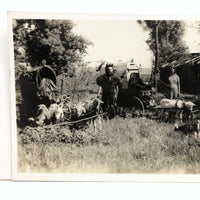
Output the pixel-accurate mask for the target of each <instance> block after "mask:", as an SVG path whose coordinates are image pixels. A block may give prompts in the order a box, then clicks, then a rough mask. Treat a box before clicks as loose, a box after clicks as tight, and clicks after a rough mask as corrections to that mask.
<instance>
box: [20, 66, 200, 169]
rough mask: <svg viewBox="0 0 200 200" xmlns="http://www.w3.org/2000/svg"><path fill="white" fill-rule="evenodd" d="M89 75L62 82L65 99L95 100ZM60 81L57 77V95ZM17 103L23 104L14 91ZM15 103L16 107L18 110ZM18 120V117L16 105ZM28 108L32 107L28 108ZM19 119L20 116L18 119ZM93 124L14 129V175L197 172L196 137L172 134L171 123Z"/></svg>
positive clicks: (129, 119) (93, 78)
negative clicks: (74, 126)
mask: <svg viewBox="0 0 200 200" xmlns="http://www.w3.org/2000/svg"><path fill="white" fill-rule="evenodd" d="M98 75H99V74H98V73H96V72H95V71H92V70H86V69H85V70H80V71H79V73H77V75H76V76H75V77H71V78H70V77H66V79H65V84H64V88H63V93H64V94H70V95H71V101H80V100H81V99H84V98H90V97H92V96H96V95H97V91H98V87H97V85H96V77H97V76H98ZM61 80H62V77H58V88H59V90H60V92H61V88H62V87H61V82H62V81H61ZM17 94H18V96H17V103H18V104H19V105H20V102H21V100H22V97H21V94H20V90H19V89H18V90H17ZM18 104H17V105H18ZM17 108H18V113H17V114H18V115H19V113H20V108H21V107H20V106H17ZM28 108H29V109H30V108H32V107H31V106H29V107H28ZM20 119H23V115H19V116H18V120H19V121H20ZM102 126H103V127H102V130H98V131H95V129H94V127H93V125H92V124H88V125H85V126H83V127H82V128H81V129H72V128H71V129H70V128H69V127H68V126H62V127H59V126H51V127H38V128H31V127H26V128H25V129H23V128H22V127H21V128H18V133H17V134H18V137H17V138H18V151H17V153H18V171H19V172H26V171H27V169H28V170H30V172H48V173H51V172H57V173H61V172H62V173H200V138H195V137H194V134H191V135H187V136H186V135H184V134H183V133H181V132H175V131H174V127H173V124H170V123H164V122H162V123H161V122H158V121H156V120H152V119H149V118H146V117H135V118H132V117H126V118H120V117H119V116H117V117H115V118H114V119H112V120H104V121H103V123H102Z"/></svg>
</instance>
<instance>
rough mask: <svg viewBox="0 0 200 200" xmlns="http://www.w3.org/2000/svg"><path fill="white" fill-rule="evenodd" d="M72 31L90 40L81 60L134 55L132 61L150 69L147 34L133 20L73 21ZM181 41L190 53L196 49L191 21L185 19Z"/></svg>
mask: <svg viewBox="0 0 200 200" xmlns="http://www.w3.org/2000/svg"><path fill="white" fill-rule="evenodd" d="M74 23H75V24H76V26H75V27H74V29H73V31H74V32H75V33H77V34H80V35H83V36H85V37H86V38H88V39H89V40H91V41H92V42H93V44H94V45H93V46H90V47H89V48H88V50H87V52H88V55H87V56H86V57H85V61H97V60H105V61H107V62H117V61H119V60H122V61H129V60H131V59H132V58H134V61H135V63H136V64H138V65H139V64H141V66H142V67H143V68H150V67H151V63H152V53H151V51H150V50H149V47H148V46H147V44H146V43H145V40H146V39H147V37H148V33H146V32H144V31H143V29H142V27H141V26H140V25H139V24H138V23H137V22H136V21H134V20H74ZM185 23H186V30H185V36H184V40H185V42H186V44H187V45H188V46H189V50H190V53H193V52H200V45H199V42H198V41H199V39H200V33H198V29H197V28H196V27H197V24H196V23H195V21H185Z"/></svg>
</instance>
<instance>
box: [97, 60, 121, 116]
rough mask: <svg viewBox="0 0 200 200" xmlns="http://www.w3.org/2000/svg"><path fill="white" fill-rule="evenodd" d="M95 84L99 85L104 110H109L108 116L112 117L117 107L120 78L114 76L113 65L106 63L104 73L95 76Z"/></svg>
mask: <svg viewBox="0 0 200 200" xmlns="http://www.w3.org/2000/svg"><path fill="white" fill-rule="evenodd" d="M96 82H97V84H98V85H99V86H100V89H99V93H101V92H102V101H103V102H104V105H103V109H104V111H108V112H109V117H110V118H112V117H114V115H115V113H116V109H117V96H118V91H119V86H120V79H119V78H118V77H117V76H114V66H113V64H111V63H107V64H106V67H105V74H104V75H101V76H99V77H97V80H96Z"/></svg>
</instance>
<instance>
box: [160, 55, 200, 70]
mask: <svg viewBox="0 0 200 200" xmlns="http://www.w3.org/2000/svg"><path fill="white" fill-rule="evenodd" d="M198 64H200V53H192V54H187V55H185V56H183V57H181V58H180V59H179V60H176V61H173V62H171V63H167V64H165V65H163V66H162V67H161V68H166V67H175V68H176V67H180V66H183V65H187V66H193V65H198Z"/></svg>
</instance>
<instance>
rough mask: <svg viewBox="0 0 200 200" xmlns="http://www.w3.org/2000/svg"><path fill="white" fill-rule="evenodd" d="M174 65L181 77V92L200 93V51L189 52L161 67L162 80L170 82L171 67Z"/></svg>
mask: <svg viewBox="0 0 200 200" xmlns="http://www.w3.org/2000/svg"><path fill="white" fill-rule="evenodd" d="M172 67H174V68H175V69H176V73H177V74H178V75H179V77H180V86H181V93H186V94H195V95H198V94H200V53H195V54H189V55H186V56H185V57H183V58H182V59H180V60H178V61H174V62H172V63H168V64H166V65H164V66H162V67H161V69H160V81H161V82H162V83H165V84H169V80H168V78H169V76H170V69H171V68H172Z"/></svg>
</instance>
